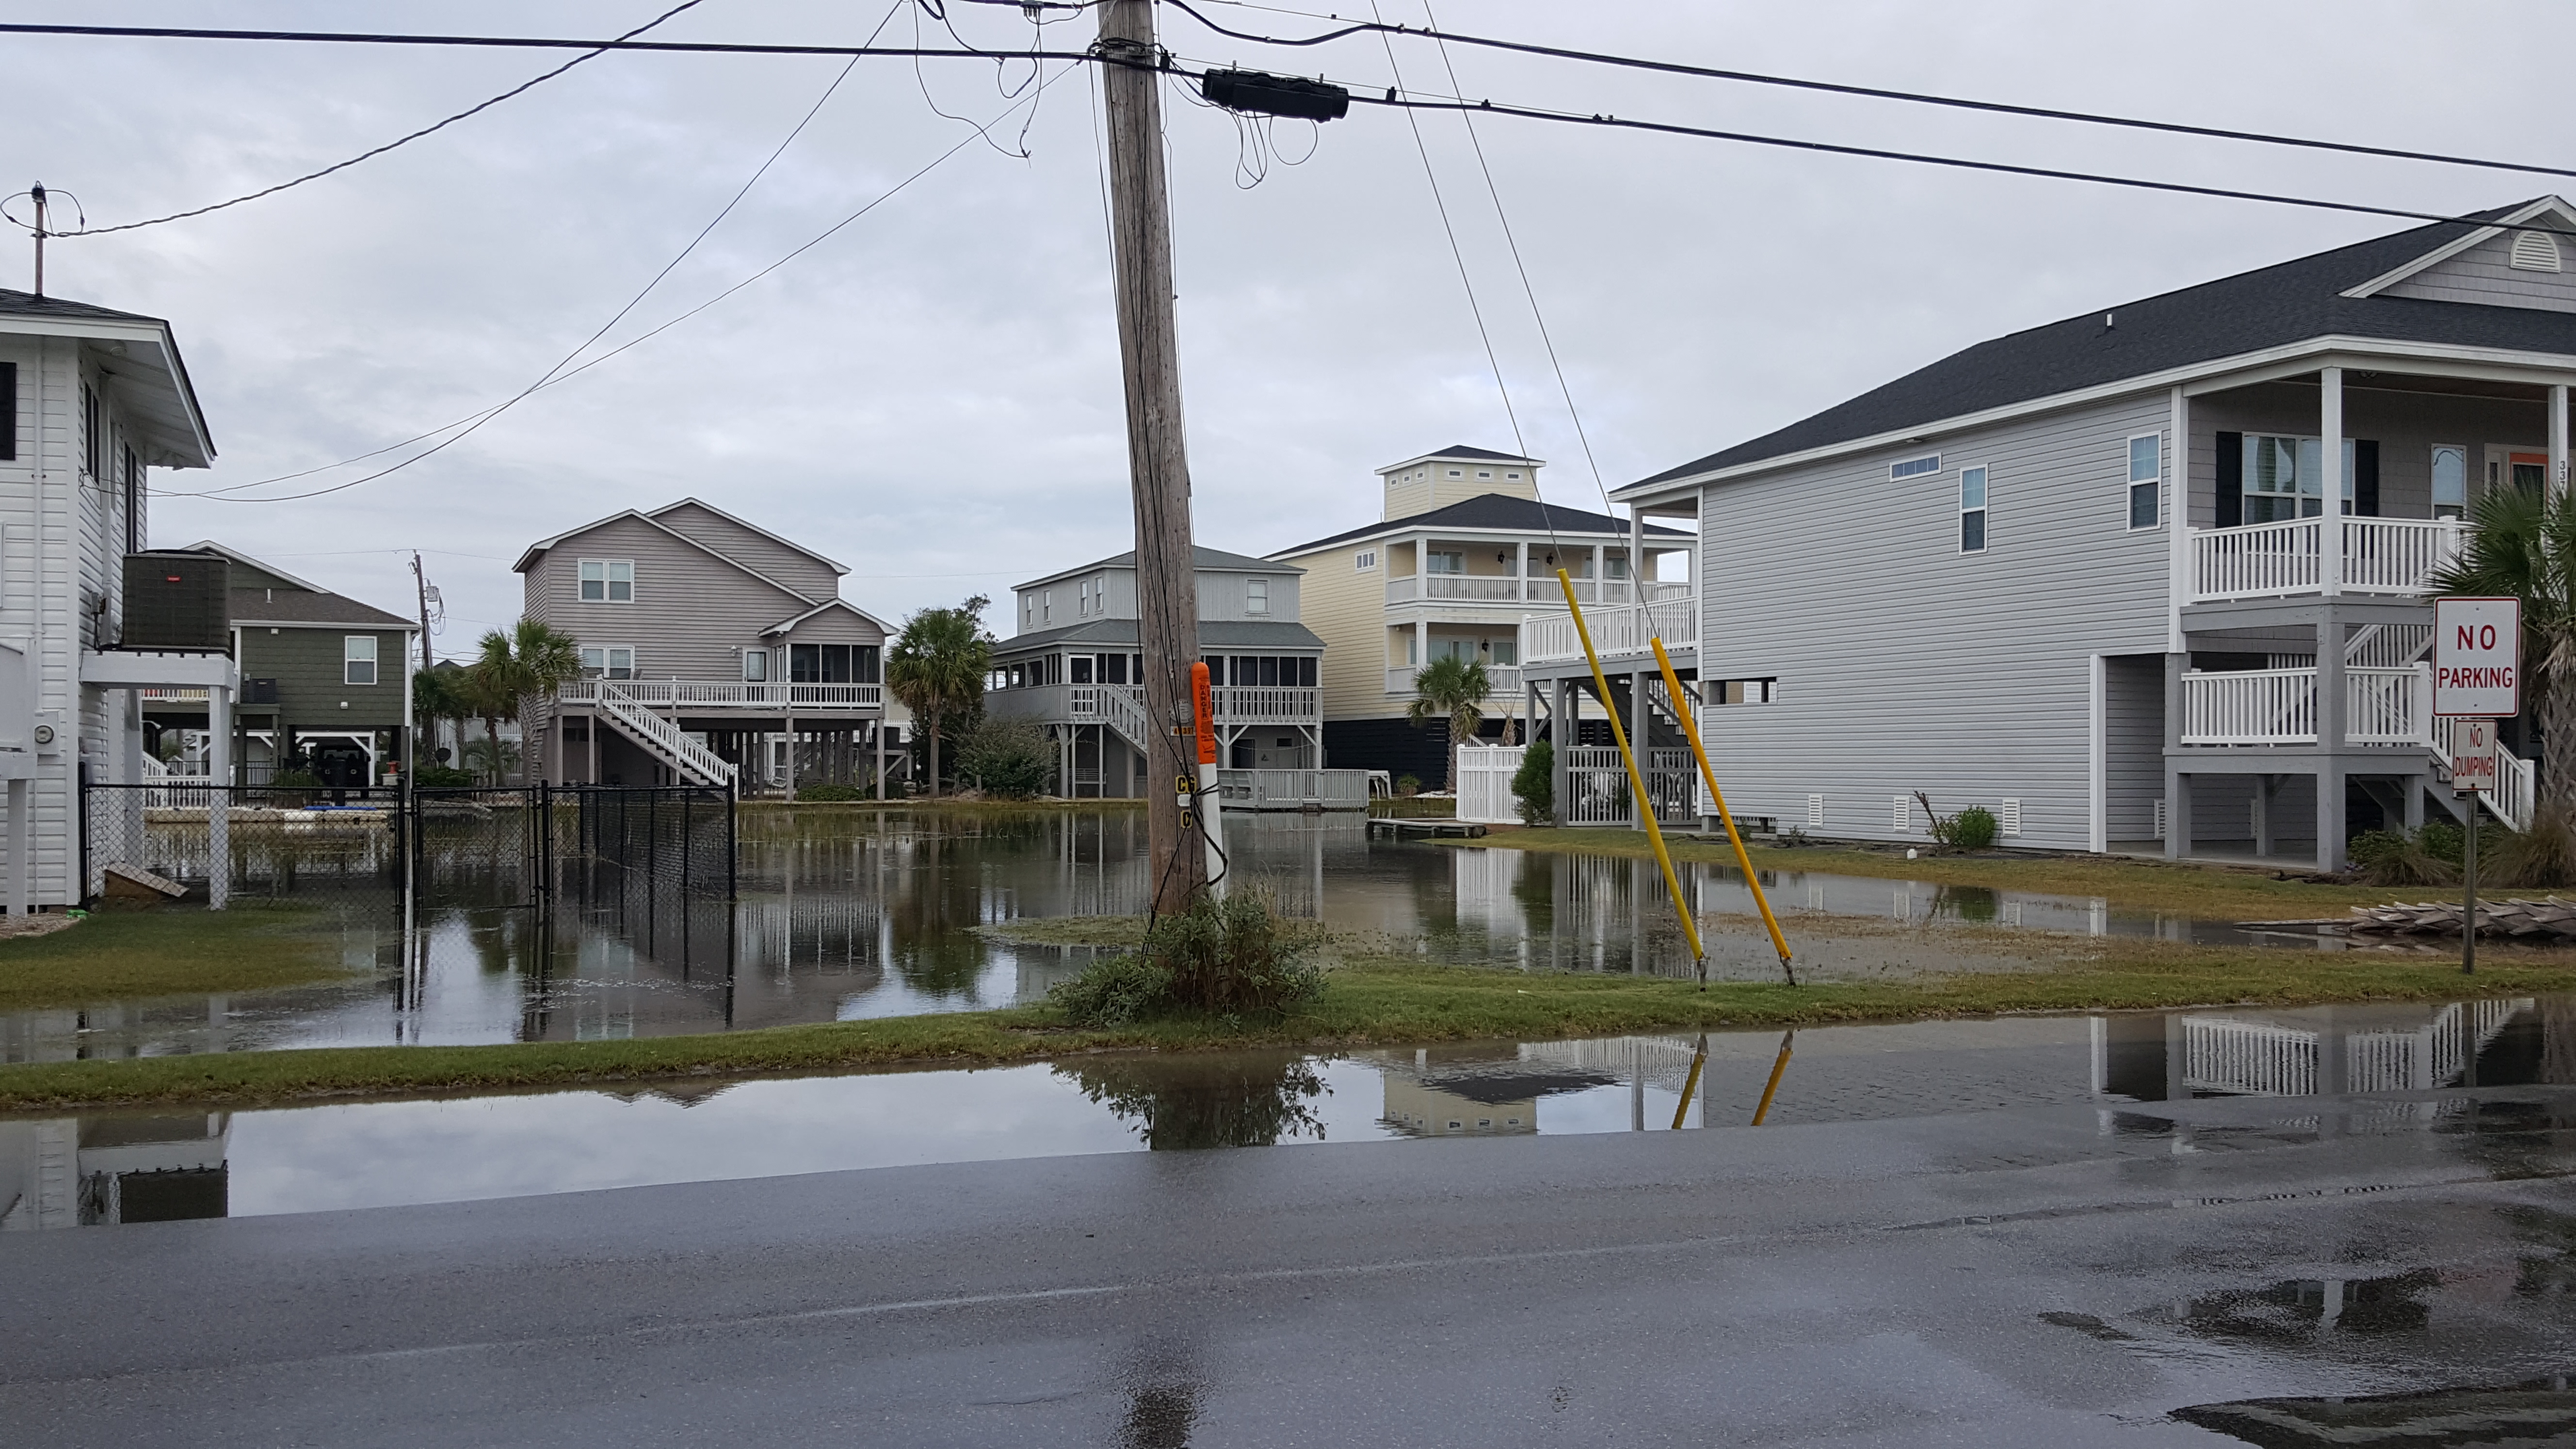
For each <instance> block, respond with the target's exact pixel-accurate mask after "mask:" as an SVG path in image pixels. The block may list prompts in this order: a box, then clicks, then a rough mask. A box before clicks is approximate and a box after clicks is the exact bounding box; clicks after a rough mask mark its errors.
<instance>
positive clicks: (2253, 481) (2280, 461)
mask: <svg viewBox="0 0 2576 1449" xmlns="http://www.w3.org/2000/svg"><path fill="white" fill-rule="evenodd" d="M2353 441H2354V440H2353V439H2351V438H2346V439H2344V440H2343V511H2344V512H2346V513H2350V512H2352V478H2353V464H2354V461H2355V450H2354V448H2353ZM2244 447H2245V471H2244V478H2245V521H2246V522H2247V523H2278V522H2281V521H2282V520H2285V519H2291V518H2315V517H2317V516H2318V515H2319V514H2322V513H2323V512H2324V511H2325V478H2326V450H2325V444H2323V443H2321V442H2319V441H2318V440H2317V439H2315V438H2275V437H2265V436H2261V435H2259V434H2255V433H2247V434H2246V435H2245V444H2244Z"/></svg>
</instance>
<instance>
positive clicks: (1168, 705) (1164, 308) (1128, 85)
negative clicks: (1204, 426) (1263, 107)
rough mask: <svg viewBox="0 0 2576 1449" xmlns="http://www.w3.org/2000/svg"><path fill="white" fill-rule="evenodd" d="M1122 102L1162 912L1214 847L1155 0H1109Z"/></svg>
mask: <svg viewBox="0 0 2576 1449" xmlns="http://www.w3.org/2000/svg"><path fill="white" fill-rule="evenodd" d="M1099 50H1100V54H1101V56H1102V58H1103V60H1104V61H1105V62H1107V63H1106V64H1104V65H1102V67H1101V69H1102V70H1103V71H1105V72H1107V74H1106V75H1105V76H1103V77H1102V79H1103V81H1104V82H1105V84H1106V87H1107V91H1108V108H1109V205H1110V212H1111V218H1112V219H1111V225H1110V232H1111V247H1112V250H1113V252H1114V255H1113V257H1112V258H1111V261H1112V264H1113V265H1114V267H1115V268H1116V271H1117V283H1118V351H1119V361H1120V364H1121V368H1122V370H1123V371H1124V372H1125V374H1126V380H1127V475H1128V479H1129V482H1130V484H1131V485H1132V487H1133V489H1134V491H1135V496H1136V605H1137V607H1136V614H1137V628H1136V632H1137V640H1138V644H1139V646H1140V647H1141V649H1142V651H1143V654H1144V659H1145V678H1144V681H1143V683H1144V686H1145V721H1146V730H1147V737H1148V740H1149V744H1148V745H1147V748H1146V762H1145V781H1146V791H1145V819H1146V834H1147V837H1148V840H1149V842H1150V844H1151V858H1152V863H1153V871H1154V909H1155V910H1156V911H1157V912H1159V913H1167V914H1168V913H1176V912H1180V911H1184V910H1187V909H1188V908H1189V904H1190V901H1191V899H1192V898H1193V897H1195V896H1196V895H1197V893H1198V891H1199V889H1200V887H1202V886H1203V885H1205V884H1206V882H1207V855H1206V852H1205V850H1204V849H1202V842H1201V840H1200V838H1199V835H1198V833H1197V831H1196V830H1194V829H1191V828H1189V827H1188V825H1187V822H1186V821H1185V820H1184V819H1183V817H1182V805H1181V794H1180V792H1181V790H1183V789H1185V788H1188V782H1193V781H1195V780H1196V779H1197V776H1198V753H1197V745H1196V741H1195V738H1194V731H1192V730H1191V728H1190V724H1191V714H1190V711H1191V698H1190V666H1191V665H1192V664H1193V663H1196V662H1197V660H1198V657H1199V589H1198V570H1197V567H1196V565H1195V561H1194V559H1193V558H1192V555H1191V551H1190V465H1189V454H1188V450H1187V448H1186V447H1185V446H1184V442H1183V439H1182V435H1181V372H1180V356H1179V349H1178V347H1177V340H1176V338H1175V336H1174V324H1173V316H1172V229H1171V218H1170V216H1169V215H1168V213H1167V212H1166V210H1165V206H1166V198H1165V192H1164V182H1163V108H1162V98H1161V91H1160V90H1159V87H1160V86H1161V84H1162V75H1161V72H1160V70H1159V67H1160V65H1161V62H1162V52H1161V49H1160V48H1159V47H1158V46H1157V45H1156V44H1155V43H1154V8H1153V5H1152V3H1151V0H1108V3H1107V4H1105V5H1103V6H1101V7H1100V46H1099Z"/></svg>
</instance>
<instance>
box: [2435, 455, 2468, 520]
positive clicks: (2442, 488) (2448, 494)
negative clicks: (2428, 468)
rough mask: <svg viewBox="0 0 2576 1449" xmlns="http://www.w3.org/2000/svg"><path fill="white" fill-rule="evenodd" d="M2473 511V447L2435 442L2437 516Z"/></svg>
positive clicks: (2445, 516) (2447, 516)
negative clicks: (2470, 458)
mask: <svg viewBox="0 0 2576 1449" xmlns="http://www.w3.org/2000/svg"><path fill="white" fill-rule="evenodd" d="M2468 511H2469V450H2468V448H2467V446H2466V445H2464V444H2460V443H2435V444H2434V445H2433V516H2434V517H2435V518H2464V517H2466V516H2467V515H2468Z"/></svg>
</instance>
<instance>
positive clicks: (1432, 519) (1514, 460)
mask: <svg viewBox="0 0 2576 1449" xmlns="http://www.w3.org/2000/svg"><path fill="white" fill-rule="evenodd" d="M1543 466H1544V465H1543V464H1541V463H1540V462H1539V460H1538V459H1536V458H1523V457H1519V456H1517V455H1514V454H1510V453H1497V452H1494V451H1492V450H1491V449H1487V448H1474V447H1468V446H1465V445H1463V444H1462V445H1460V446H1456V447H1451V448H1444V449H1442V450H1441V451H1439V452H1436V453H1426V454H1423V455H1422V456H1421V457H1418V458H1408V459H1406V460H1405V461H1403V462H1401V463H1390V464H1388V465H1387V466H1386V467H1383V468H1380V469H1379V470H1377V471H1378V479H1379V485H1380V496H1381V498H1382V500H1383V501H1382V504H1381V506H1380V508H1379V511H1378V519H1377V521H1376V522H1374V523H1368V524H1363V525H1361V526H1359V527H1357V528H1349V529H1344V530H1343V531H1341V532H1339V533H1335V534H1331V535H1328V536H1327V537H1324V538H1319V539H1316V540H1314V541H1313V542H1311V543H1302V544H1298V545H1297V546H1295V547H1293V548H1284V549H1280V550H1278V551H1277V552H1275V553H1272V554H1271V555H1269V557H1270V559H1271V560H1272V561H1273V566H1274V567H1275V566H1280V565H1293V566H1295V567H1297V568H1299V569H1302V570H1303V571H1304V573H1305V580H1306V582H1305V598H1306V622H1307V625H1308V626H1309V627H1310V628H1312V629H1313V630H1314V631H1315V633H1316V634H1317V635H1318V636H1320V637H1321V638H1322V639H1323V640H1324V642H1325V644H1326V645H1327V646H1328V660H1327V663H1326V667H1325V671H1324V675H1323V681H1324V697H1323V708H1324V752H1325V754H1326V755H1327V756H1328V763H1330V764H1331V765H1333V766H1334V767H1335V768H1337V769H1365V770H1384V771H1387V772H1389V773H1391V774H1395V775H1412V776H1414V777H1416V778H1417V779H1419V780H1421V781H1422V782H1423V783H1424V784H1425V785H1426V786H1433V785H1437V784H1439V783H1440V782H1442V781H1443V780H1445V779H1446V778H1447V775H1448V771H1449V739H1448V730H1447V727H1446V725H1445V724H1434V725H1432V726H1431V727H1430V728H1429V729H1423V728H1420V727H1417V726H1415V725H1412V724H1410V723H1408V722H1407V721H1406V719H1405V709H1406V706H1408V705H1409V704H1410V703H1411V702H1412V701H1413V699H1414V697H1415V691H1414V687H1413V676H1414V672H1415V671H1416V670H1418V669H1420V668H1421V667H1422V666H1423V665H1425V664H1428V663H1430V662H1431V661H1432V660H1434V659H1441V658H1450V657H1455V658H1460V659H1467V660H1471V661H1474V662H1477V663H1481V664H1483V665H1484V666H1485V673H1486V677H1487V678H1488V679H1489V680H1490V681H1491V682H1492V687H1493V693H1492V695H1491V696H1490V697H1489V698H1488V699H1487V700H1486V701H1485V711H1486V714H1487V720H1486V725H1485V729H1486V732H1487V733H1489V734H1495V735H1499V734H1500V733H1501V731H1502V727H1503V722H1504V718H1505V716H1506V715H1510V714H1520V713H1523V712H1524V711H1525V709H1526V704H1525V702H1524V700H1523V699H1522V687H1523V681H1522V678H1521V665H1522V660H1521V655H1520V647H1521V646H1520V636H1521V621H1522V620H1523V619H1524V618H1526V617H1528V616H1529V615H1530V614H1532V613H1534V612H1546V611H1550V610H1553V611H1555V612H1556V613H1559V614H1562V613H1563V612H1564V609H1565V606H1564V602H1563V601H1564V594H1563V593H1562V592H1561V590H1560V589H1559V586H1558V584H1557V581H1556V571H1557V569H1558V568H1559V567H1563V568H1564V569H1565V570H1566V571H1567V572H1568V573H1570V574H1571V575H1573V578H1574V588H1575V595H1576V597H1577V598H1578V599H1579V600H1580V601H1581V602H1582V603H1583V604H1584V606H1585V607H1586V608H1587V609H1589V608H1590V607H1592V606H1593V605H1596V604H1597V605H1603V606H1608V607H1612V608H1620V607H1626V606H1629V605H1633V604H1635V603H1637V602H1638V601H1639V599H1640V596H1641V595H1642V596H1643V597H1645V598H1648V599H1662V598H1667V597H1669V598H1674V599H1679V598H1683V597H1686V596H1687V595H1688V594H1689V593H1690V585H1689V584H1688V583H1687V582H1681V581H1674V582H1662V581H1659V575H1658V574H1657V572H1656V570H1657V569H1658V568H1659V567H1661V565H1662V556H1664V555H1673V556H1675V557H1674V563H1675V564H1676V565H1677V566H1678V565H1681V564H1686V563H1687V560H1688V554H1689V551H1690V547H1691V540H1690V537H1689V536H1688V535H1687V534H1686V533H1682V532H1680V531H1678V530H1676V529H1673V528H1671V527H1669V526H1667V525H1660V524H1646V523H1644V522H1642V521H1641V520H1631V521H1629V522H1622V521H1621V520H1619V519H1616V518H1612V517H1609V516H1607V515H1605V514H1600V513H1591V512H1586V511H1584V510H1582V509H1575V508H1566V507H1562V506H1560V505H1556V504H1548V503H1542V502H1540V501H1539V491H1538V475H1539V469H1540V468H1541V467H1543ZM1571 707H1573V708H1579V705H1576V706H1571ZM1571 717H1572V716H1571V715H1569V718H1571ZM1593 724H1594V726H1595V728H1596V731H1597V732H1601V739H1602V740H1603V742H1604V743H1606V742H1607V741H1608V735H1607V733H1606V730H1607V726H1606V725H1602V724H1601V723H1600V721H1599V718H1598V715H1597V712H1596V715H1595V717H1594V720H1593Z"/></svg>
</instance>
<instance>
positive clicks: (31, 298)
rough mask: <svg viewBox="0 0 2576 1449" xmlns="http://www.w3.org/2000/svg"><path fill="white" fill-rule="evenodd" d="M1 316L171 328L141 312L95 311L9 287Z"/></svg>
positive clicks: (1, 291) (0, 291)
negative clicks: (140, 324) (67, 319)
mask: <svg viewBox="0 0 2576 1449" xmlns="http://www.w3.org/2000/svg"><path fill="white" fill-rule="evenodd" d="M0 315H7V316H11V317H64V318H83V319H87V320H89V321H92V322H149V323H151V324H152V325H153V326H155V327H167V326H169V325H170V324H169V323H167V322H165V321H163V320H162V319H160V318H158V317H146V316H144V315H143V314H142V313H140V312H119V311H115V310H114V309H112V308H107V307H93V306H91V305H90V304H89V303H87V302H67V301H65V300H63V299H62V298H60V297H39V296H37V295H36V294H35V293H33V292H13V291H11V290H10V289H8V288H7V287H0Z"/></svg>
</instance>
